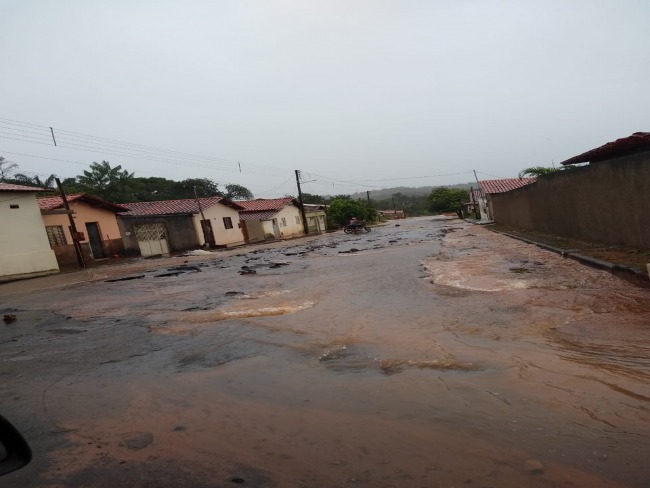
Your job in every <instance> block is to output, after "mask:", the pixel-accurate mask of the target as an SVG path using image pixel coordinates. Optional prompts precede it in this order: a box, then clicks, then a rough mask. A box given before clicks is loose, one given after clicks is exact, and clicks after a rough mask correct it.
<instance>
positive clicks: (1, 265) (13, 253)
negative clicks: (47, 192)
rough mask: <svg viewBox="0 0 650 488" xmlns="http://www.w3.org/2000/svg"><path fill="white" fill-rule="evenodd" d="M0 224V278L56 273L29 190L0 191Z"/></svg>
mask: <svg viewBox="0 0 650 488" xmlns="http://www.w3.org/2000/svg"><path fill="white" fill-rule="evenodd" d="M12 206H13V207H16V206H17V207H16V208H11V207H12ZM0 226H1V227H0V280H7V279H13V278H18V277H23V276H30V275H32V276H33V275H38V274H46V273H56V272H58V270H59V265H58V264H57V262H56V256H55V255H54V252H53V251H52V249H50V242H49V240H48V239H47V234H46V233H45V226H44V225H43V220H42V219H41V211H40V209H39V208H38V205H37V203H36V197H35V195H34V194H33V193H23V192H0Z"/></svg>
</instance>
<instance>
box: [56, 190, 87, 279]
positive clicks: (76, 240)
mask: <svg viewBox="0 0 650 488" xmlns="http://www.w3.org/2000/svg"><path fill="white" fill-rule="evenodd" d="M54 181H56V186H57V188H58V189H59V193H60V194H61V200H63V206H64V207H65V210H66V213H67V214H68V220H69V221H70V233H71V234H72V244H73V245H74V252H75V254H76V255H77V262H78V263H79V267H80V268H85V267H86V262H85V261H84V255H83V251H82V249H81V242H79V233H78V232H77V226H76V225H75V223H74V218H73V217H72V210H70V205H68V198H67V197H66V196H65V191H64V190H63V186H62V185H61V180H60V179H58V178H55V179H54Z"/></svg>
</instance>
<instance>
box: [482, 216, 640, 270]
mask: <svg viewBox="0 0 650 488" xmlns="http://www.w3.org/2000/svg"><path fill="white" fill-rule="evenodd" d="M488 228H489V229H490V230H494V231H495V232H505V233H507V234H511V235H514V236H519V237H524V238H527V239H530V240H533V241H535V242H539V243H542V244H546V245H548V246H553V247H556V248H558V249H563V250H564V251H574V252H578V253H580V254H583V255H585V256H591V257H594V258H596V259H601V260H603V261H607V262H609V263H612V264H616V265H619V266H629V267H631V268H634V269H636V270H639V271H641V272H642V273H647V267H646V265H647V264H648V263H650V250H648V249H635V248H630V247H623V246H607V245H604V244H602V243H597V242H588V241H581V240H577V239H568V238H566V237H557V236H552V235H548V234H542V233H540V232H534V231H529V230H525V229H519V228H515V227H507V226H503V225H497V224H494V225H491V226H489V227H488Z"/></svg>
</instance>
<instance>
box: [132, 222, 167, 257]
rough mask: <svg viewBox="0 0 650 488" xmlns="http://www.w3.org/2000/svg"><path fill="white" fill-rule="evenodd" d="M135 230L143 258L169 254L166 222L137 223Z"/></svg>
mask: <svg viewBox="0 0 650 488" xmlns="http://www.w3.org/2000/svg"><path fill="white" fill-rule="evenodd" d="M133 230H134V231H135V239H136V240H137V241H138V247H139V248H140V254H141V255H142V257H143V258H146V257H148V256H160V255H161V254H169V245H168V244H167V230H166V229H165V224H144V225H136V226H134V227H133Z"/></svg>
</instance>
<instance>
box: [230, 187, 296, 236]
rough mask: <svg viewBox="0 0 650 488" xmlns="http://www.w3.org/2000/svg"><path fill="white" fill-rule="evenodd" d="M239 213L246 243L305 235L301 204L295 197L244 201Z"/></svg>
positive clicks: (241, 202) (240, 203)
mask: <svg viewBox="0 0 650 488" xmlns="http://www.w3.org/2000/svg"><path fill="white" fill-rule="evenodd" d="M237 204H239V205H241V206H242V207H243V209H242V210H240V212H239V218H240V219H241V223H242V231H243V232H244V237H245V239H246V242H257V241H264V240H266V239H282V238H286V237H294V236H299V235H302V234H304V228H303V225H302V217H301V215H300V203H299V202H298V200H296V199H295V198H293V197H284V198H270V199H263V198H258V199H257V200H242V201H238V202H237Z"/></svg>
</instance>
